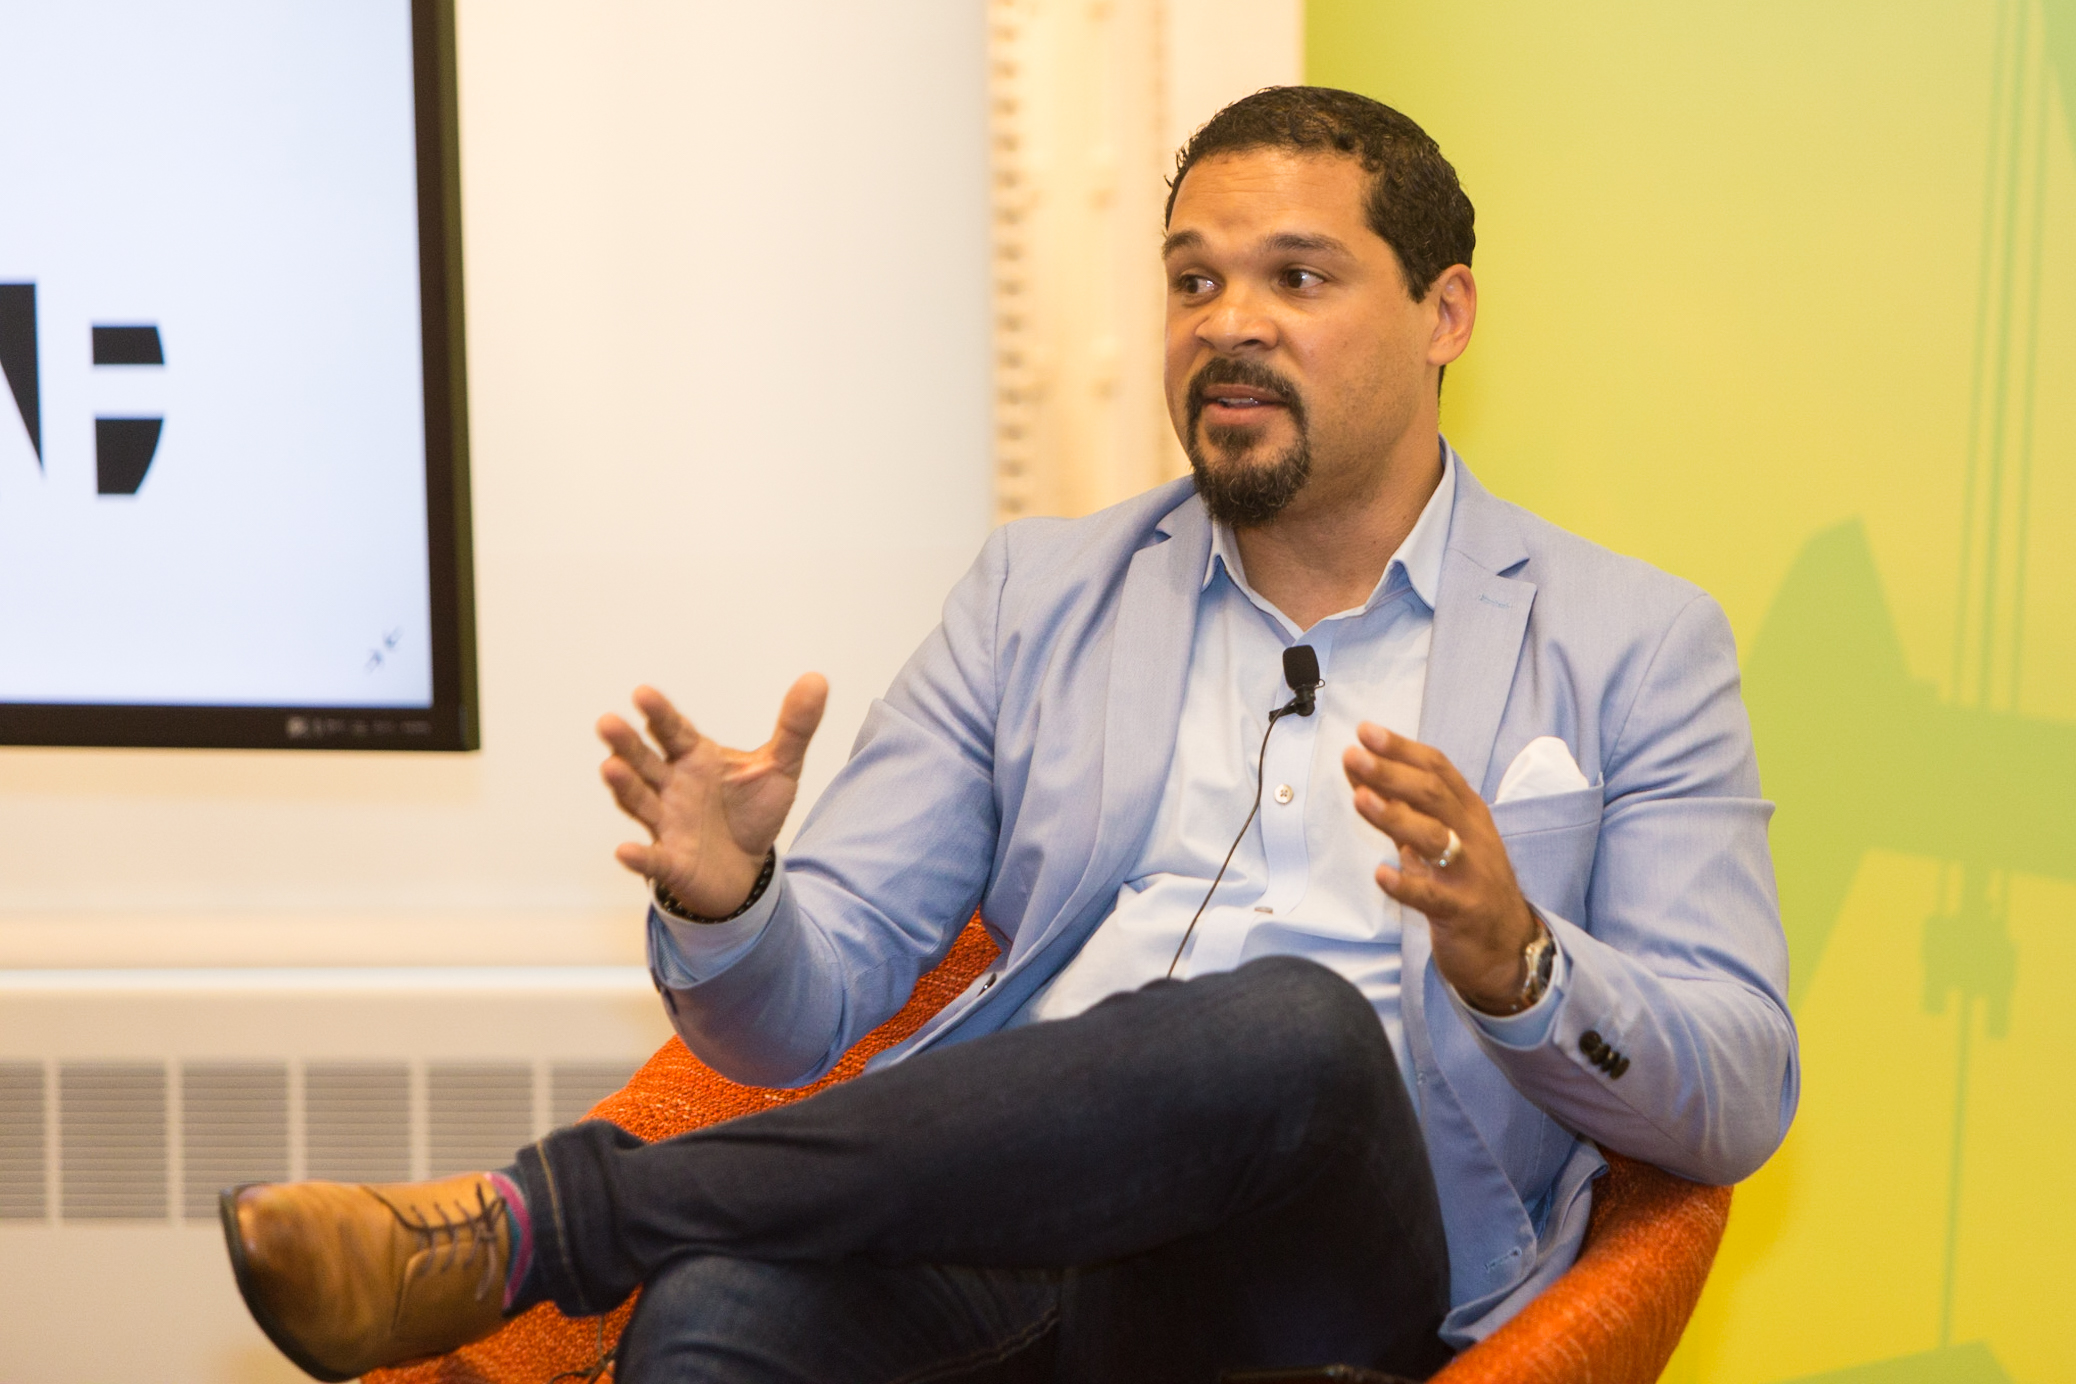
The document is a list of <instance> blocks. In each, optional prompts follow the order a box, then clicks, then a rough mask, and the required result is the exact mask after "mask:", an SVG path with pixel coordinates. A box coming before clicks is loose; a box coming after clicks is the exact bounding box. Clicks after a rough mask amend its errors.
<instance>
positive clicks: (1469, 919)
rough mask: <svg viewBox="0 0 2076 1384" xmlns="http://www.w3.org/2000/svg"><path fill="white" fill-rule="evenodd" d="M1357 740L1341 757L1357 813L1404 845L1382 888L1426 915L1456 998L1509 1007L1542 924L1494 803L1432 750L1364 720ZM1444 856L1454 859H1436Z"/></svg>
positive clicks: (1490, 1007)
mask: <svg viewBox="0 0 2076 1384" xmlns="http://www.w3.org/2000/svg"><path fill="white" fill-rule="evenodd" d="M1355 736H1356V739H1357V741H1358V742H1359V743H1358V744H1354V745H1350V746H1349V747H1348V749H1347V752H1346V753H1344V754H1343V755H1342V756H1341V767H1342V769H1343V770H1344V771H1345V772H1346V773H1347V775H1348V782H1349V783H1350V784H1351V785H1353V786H1354V789H1355V810H1356V812H1358V813H1360V814H1361V816H1362V819H1363V820H1364V821H1366V822H1368V823H1369V824H1370V825H1371V826H1373V827H1375V828H1377V830H1379V831H1381V832H1383V833H1384V834H1385V835H1386V836H1389V837H1390V838H1391V839H1392V841H1393V842H1394V843H1395V844H1396V845H1397V846H1398V860H1399V863H1398V865H1397V867H1396V868H1394V867H1392V866H1390V865H1379V866H1378V867H1377V883H1378V885H1379V886H1380V887H1382V889H1383V890H1384V892H1385V893H1387V894H1389V895H1390V896H1391V897H1392V898H1394V899H1397V900H1398V901H1399V902H1400V903H1402V904H1404V905H1405V906H1406V907H1408V908H1412V909H1417V910H1418V911H1420V912H1421V913H1424V914H1426V915H1427V921H1428V923H1429V926H1430V932H1431V935H1432V936H1433V939H1434V960H1435V965H1437V966H1439V967H1440V968H1441V971H1442V977H1443V979H1445V980H1447V981H1448V982H1449V983H1450V984H1451V985H1453V986H1455V987H1456V993H1457V994H1459V995H1461V996H1463V998H1464V999H1465V1000H1466V1001H1468V1002H1469V1003H1470V1005H1471V1006H1472V1007H1473V1008H1476V1009H1483V1010H1487V1011H1490V1012H1495V1013H1503V1012H1506V1011H1507V1010H1509V1009H1511V1008H1512V1007H1513V1005H1514V1003H1515V1001H1516V1000H1517V999H1518V998H1519V996H1520V994H1521V991H1522V988H1523V986H1524V984H1525V983H1526V981H1527V966H1526V963H1525V961H1524V960H1523V953H1524V952H1525V951H1526V950H1527V947H1528V943H1529V942H1530V941H1531V940H1532V939H1533V938H1534V937H1535V934H1536V931H1537V930H1538V928H1539V927H1540V926H1541V924H1539V923H1538V922H1537V921H1536V919H1535V914H1534V912H1533V910H1531V909H1530V908H1529V906H1528V900H1527V899H1526V898H1524V897H1523V896H1522V894H1521V886H1520V885H1519V884H1518V883H1516V882H1515V879H1514V866H1513V863H1512V862H1511V861H1509V860H1508V859H1507V848H1506V843H1505V842H1503V841H1501V840H1500V839H1499V829H1498V828H1497V827H1495V826H1494V825H1493V823H1492V811H1491V809H1490V808H1488V807H1486V806H1485V800H1484V799H1483V798H1480V797H1479V796H1478V793H1477V790H1476V789H1474V788H1472V787H1471V786H1470V784H1469V783H1468V782H1466V781H1465V779H1464V777H1463V775H1462V774H1460V773H1458V772H1457V771H1456V766H1455V765H1454V764H1451V763H1450V762H1449V757H1448V756H1447V755H1445V754H1443V753H1442V752H1441V751H1440V750H1437V749H1435V748H1434V747H1433V746H1430V745H1423V744H1421V743H1420V742H1419V741H1417V740H1411V739H1408V738H1407V737H1405V736H1403V735H1394V734H1392V733H1391V732H1390V731H1388V730H1386V729H1384V727H1382V726H1379V725H1372V724H1371V723H1369V722H1367V721H1365V722H1363V723H1362V724H1361V725H1360V726H1358V727H1356V731H1355ZM1451 832H1454V833H1455V834H1456V840H1457V843H1458V844H1457V845H1456V847H1455V849H1454V850H1453V851H1450V849H1449V847H1450V841H1449V834H1450V833H1451ZM1444 852H1449V854H1448V863H1447V864H1445V865H1437V864H1436V863H1435V862H1436V861H1438V860H1440V859H1442V858H1443V854H1444Z"/></svg>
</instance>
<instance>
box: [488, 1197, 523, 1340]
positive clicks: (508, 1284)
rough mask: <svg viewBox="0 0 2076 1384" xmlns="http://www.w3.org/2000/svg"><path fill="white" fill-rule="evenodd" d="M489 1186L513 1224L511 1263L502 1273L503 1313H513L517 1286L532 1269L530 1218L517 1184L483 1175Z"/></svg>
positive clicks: (517, 1293) (517, 1294)
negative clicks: (503, 1288) (502, 1202)
mask: <svg viewBox="0 0 2076 1384" xmlns="http://www.w3.org/2000/svg"><path fill="white" fill-rule="evenodd" d="M484 1176H486V1177H488V1178H489V1179H490V1185H491V1186H493V1187H495V1188H497V1194H498V1196H499V1197H500V1198H501V1199H502V1200H503V1201H504V1204H505V1215H506V1216H508V1217H510V1218H511V1222H512V1264H511V1267H510V1268H509V1269H508V1270H506V1272H505V1299H504V1310H505V1311H507V1312H509V1311H511V1310H512V1303H513V1302H514V1301H516V1300H517V1299H518V1297H519V1285H520V1284H521V1283H524V1282H525V1281H526V1271H527V1270H528V1269H530V1268H532V1267H533V1215H532V1214H531V1213H530V1212H529V1211H527V1209H526V1196H525V1194H524V1193H522V1192H521V1191H520V1190H519V1184H518V1183H516V1182H514V1181H512V1179H511V1178H509V1177H506V1176H505V1175H504V1174H503V1173H486V1174H484Z"/></svg>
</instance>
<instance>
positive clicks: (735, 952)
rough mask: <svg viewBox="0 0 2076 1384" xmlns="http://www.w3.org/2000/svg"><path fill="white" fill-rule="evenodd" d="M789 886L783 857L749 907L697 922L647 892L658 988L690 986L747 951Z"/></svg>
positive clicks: (651, 958) (651, 970)
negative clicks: (736, 915) (723, 918)
mask: <svg viewBox="0 0 2076 1384" xmlns="http://www.w3.org/2000/svg"><path fill="white" fill-rule="evenodd" d="M785 887H786V865H785V862H784V861H783V860H781V861H780V862H779V863H778V865H777V868H775V869H774V870H773V871H772V876H771V883H770V885H769V886H767V887H766V889H765V890H764V896H763V897H762V898H760V899H758V900H757V902H756V903H755V904H754V905H752V906H751V908H750V911H749V912H747V913H745V914H743V915H742V916H741V917H739V918H730V919H729V920H728V921H727V922H725V923H695V922H693V921H692V920H690V919H689V918H680V917H678V916H677V915H676V914H674V913H668V912H665V911H664V909H663V907H662V905H660V904H658V903H657V902H656V896H655V892H654V891H653V890H651V891H650V895H649V974H650V975H651V976H653V977H654V978H655V981H656V984H657V986H658V987H659V988H667V989H671V990H690V989H691V988H692V987H693V986H695V985H698V984H699V983H700V982H701V981H707V980H712V979H713V978H714V977H715V976H717V975H719V974H721V972H723V971H725V970H727V969H728V968H729V967H730V966H733V965H734V964H735V963H736V962H738V961H740V960H742V958H743V957H744V956H746V955H748V954H749V951H750V948H752V947H754V946H756V945H757V940H758V939H759V938H760V937H762V936H763V935H764V929H765V928H766V927H767V926H769V925H770V923H771V915H772V914H774V913H776V912H777V911H778V901H779V894H780V893H781V892H782V891H783V890H784V889H785Z"/></svg>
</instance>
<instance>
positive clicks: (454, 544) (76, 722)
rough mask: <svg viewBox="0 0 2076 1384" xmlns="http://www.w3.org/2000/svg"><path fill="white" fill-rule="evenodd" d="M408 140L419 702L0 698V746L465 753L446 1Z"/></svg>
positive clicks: (418, 29)
mask: <svg viewBox="0 0 2076 1384" xmlns="http://www.w3.org/2000/svg"><path fill="white" fill-rule="evenodd" d="M411 67H412V85H413V92H414V96H413V106H414V110H413V115H414V123H415V125H416V127H417V144H418V282H419V317H420V333H421V355H422V357H423V360H424V367H423V374H424V398H425V519H426V561H427V569H428V570H427V575H428V577H429V578H430V582H429V591H428V595H429V597H430V600H429V605H430V610H431V616H432V630H431V634H432V685H433V695H432V705H431V706H427V707H418V706H387V707H385V706H352V707H334V706H242V705H241V706H206V705H199V706H197V705H178V706H152V705H138V704H133V703H126V702H91V703H89V702H66V703H35V702H5V701H0V745H73V746H105V747H116V748H172V749H293V750H474V749H478V748H480V746H481V744H482V737H481V729H480V724H479V720H478V703H477V693H476V602H475V575H474V574H475V552H474V543H473V541H472V539H471V524H470V505H469V430H468V376H467V369H466V366H467V352H466V343H465V339H464V317H463V312H462V274H461V148H460V120H459V116H458V111H457V107H456V100H455V62H454V0H411Z"/></svg>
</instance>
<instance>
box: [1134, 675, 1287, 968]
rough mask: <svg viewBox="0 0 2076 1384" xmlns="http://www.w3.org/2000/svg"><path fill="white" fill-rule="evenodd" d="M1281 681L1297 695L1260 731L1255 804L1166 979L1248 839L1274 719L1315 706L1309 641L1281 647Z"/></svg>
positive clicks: (1227, 851) (1257, 807)
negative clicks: (1243, 843) (1284, 647)
mask: <svg viewBox="0 0 2076 1384" xmlns="http://www.w3.org/2000/svg"><path fill="white" fill-rule="evenodd" d="M1283 681H1284V682H1285V683H1287V684H1288V685H1289V687H1290V690H1291V691H1292V692H1294V693H1296V694H1297V695H1295V696H1293V697H1292V698H1291V699H1290V700H1289V701H1287V702H1285V703H1284V704H1283V705H1282V706H1280V707H1277V708H1276V709H1275V710H1274V711H1272V712H1270V713H1269V725H1268V729H1267V730H1264V731H1263V732H1262V733H1261V753H1260V754H1258V755H1256V756H1255V759H1254V805H1253V806H1252V807H1249V808H1248V809H1247V820H1246V821H1244V822H1242V823H1240V831H1239V834H1238V835H1236V836H1235V837H1233V844H1232V845H1230V846H1228V847H1226V849H1225V859H1224V860H1223V861H1222V862H1220V864H1219V866H1218V873H1217V874H1215V875H1213V876H1212V877H1211V887H1210V888H1209V889H1206V890H1205V891H1204V899H1203V902H1201V903H1199V904H1198V905H1197V911H1196V912H1195V913H1193V914H1191V915H1190V919H1189V926H1188V927H1186V928H1184V929H1183V930H1182V940H1181V941H1180V942H1177V943H1176V944H1175V955H1174V956H1173V957H1171V958H1170V959H1169V961H1168V970H1167V979H1169V980H1173V979H1174V978H1175V968H1176V967H1177V966H1179V965H1181V964H1182V951H1183V948H1185V947H1187V946H1188V945H1189V939H1190V938H1191V937H1192V936H1194V935H1195V934H1196V930H1197V922H1198V920H1199V919H1201V918H1202V917H1203V916H1204V910H1205V909H1206V908H1208V907H1210V906H1211V896H1212V895H1213V894H1215V893H1217V892H1218V884H1219V881H1221V880H1223V879H1224V878H1225V872H1226V870H1227V868H1228V867H1229V866H1231V865H1232V863H1233V855H1234V853H1235V852H1237V851H1238V850H1239V849H1240V843H1241V842H1242V841H1244V840H1246V839H1247V829H1248V828H1249V827H1251V826H1253V825H1254V818H1255V815H1256V814H1257V813H1259V812H1260V811H1261V788H1262V780H1263V777H1264V774H1265V772H1266V770H1267V768H1268V763H1269V737H1270V736H1271V735H1274V734H1275V733H1276V722H1278V721H1280V720H1282V719H1283V718H1284V717H1285V716H1310V715H1311V714H1312V712H1313V710H1314V708H1315V706H1316V703H1315V702H1314V700H1313V698H1314V696H1315V694H1316V693H1317V692H1318V691H1319V689H1320V688H1322V687H1324V686H1326V683H1325V680H1324V679H1322V678H1321V677H1320V676H1319V655H1318V654H1317V653H1315V652H1313V649H1312V646H1311V645H1310V644H1293V645H1291V646H1290V647H1289V648H1287V649H1285V650H1284V651H1283Z"/></svg>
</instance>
